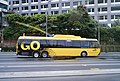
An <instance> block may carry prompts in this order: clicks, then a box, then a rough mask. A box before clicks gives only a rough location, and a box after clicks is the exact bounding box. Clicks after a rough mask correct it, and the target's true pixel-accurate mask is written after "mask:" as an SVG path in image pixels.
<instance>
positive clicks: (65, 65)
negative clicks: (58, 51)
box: [0, 63, 120, 68]
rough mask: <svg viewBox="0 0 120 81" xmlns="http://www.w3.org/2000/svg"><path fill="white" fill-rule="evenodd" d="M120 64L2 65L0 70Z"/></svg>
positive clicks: (116, 64) (115, 64)
mask: <svg viewBox="0 0 120 81" xmlns="http://www.w3.org/2000/svg"><path fill="white" fill-rule="evenodd" d="M118 65H120V63H114V64H62V65H2V66H0V68H5V67H7V68H17V67H20V68H21V67H22V68H23V67H24V68H25V67H71V66H118Z"/></svg>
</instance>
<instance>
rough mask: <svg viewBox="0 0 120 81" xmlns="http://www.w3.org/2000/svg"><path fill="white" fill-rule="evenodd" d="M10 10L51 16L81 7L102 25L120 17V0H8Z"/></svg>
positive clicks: (25, 13)
mask: <svg viewBox="0 0 120 81" xmlns="http://www.w3.org/2000/svg"><path fill="white" fill-rule="evenodd" d="M8 1H9V5H10V6H9V8H10V9H11V10H13V11H15V12H16V13H18V14H22V15H34V14H45V13H46V12H48V14H50V15H54V14H62V13H68V12H69V10H71V9H74V8H76V7H77V6H79V5H84V6H86V7H87V10H88V13H89V14H90V15H91V16H92V17H93V18H94V19H96V20H97V21H98V22H99V23H100V24H103V25H104V24H108V26H109V27H111V25H112V23H113V22H114V21H115V20H117V19H119V17H120V0H8Z"/></svg>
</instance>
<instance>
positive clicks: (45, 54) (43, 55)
mask: <svg viewBox="0 0 120 81" xmlns="http://www.w3.org/2000/svg"><path fill="white" fill-rule="evenodd" d="M48 56H49V53H48V52H47V51H43V52H42V53H41V57H42V58H47V57H48Z"/></svg>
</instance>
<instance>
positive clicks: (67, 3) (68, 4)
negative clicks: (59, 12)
mask: <svg viewBox="0 0 120 81" xmlns="http://www.w3.org/2000/svg"><path fill="white" fill-rule="evenodd" d="M65 6H70V2H65V3H62V7H65Z"/></svg>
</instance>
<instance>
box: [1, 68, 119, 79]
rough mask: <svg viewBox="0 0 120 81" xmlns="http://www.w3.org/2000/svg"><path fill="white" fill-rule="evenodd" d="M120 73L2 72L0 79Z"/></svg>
mask: <svg viewBox="0 0 120 81" xmlns="http://www.w3.org/2000/svg"><path fill="white" fill-rule="evenodd" d="M115 73H120V69H102V70H99V69H97V70H70V71H38V72H34V71H33V72H1V73H0V78H13V77H14V78H17V77H57V76H78V75H79V76H80V75H99V74H115Z"/></svg>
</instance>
